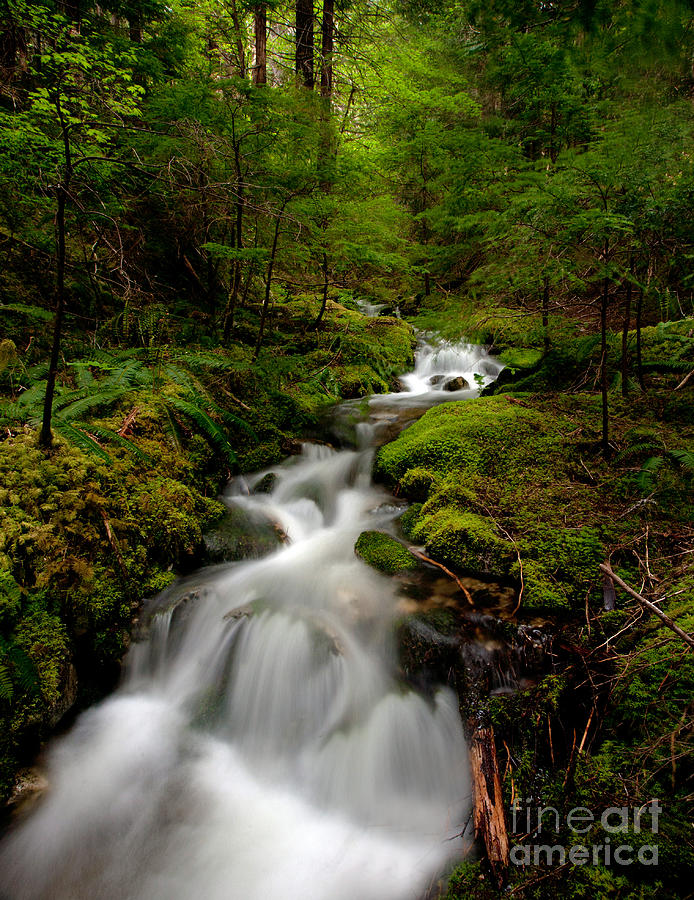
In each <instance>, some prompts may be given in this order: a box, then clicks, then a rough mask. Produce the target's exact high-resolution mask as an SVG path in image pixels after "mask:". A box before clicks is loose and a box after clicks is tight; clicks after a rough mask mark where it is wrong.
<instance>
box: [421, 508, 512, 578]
mask: <svg viewBox="0 0 694 900" xmlns="http://www.w3.org/2000/svg"><path fill="white" fill-rule="evenodd" d="M412 536H413V538H414V540H416V541H420V542H421V543H425V544H426V547H427V550H428V551H429V552H430V553H431V554H432V555H433V556H434V557H435V558H436V559H440V560H441V561H442V562H445V563H448V564H450V565H452V566H453V567H455V568H457V569H460V570H461V571H463V572H467V573H470V574H473V575H485V576H495V577H500V576H505V575H508V573H509V571H510V568H511V565H512V563H513V560H514V559H515V554H514V550H513V544H511V543H510V541H507V540H503V539H502V538H501V537H500V536H499V533H498V529H497V528H496V527H495V525H494V523H493V522H492V521H491V519H489V518H488V517H485V516H479V515H477V514H476V513H473V512H469V511H467V510H461V509H458V508H456V507H455V506H450V507H444V508H442V509H438V510H436V511H435V512H433V513H431V514H428V512H427V507H426V505H425V506H424V507H423V508H422V511H421V513H420V517H419V522H418V524H417V525H416V526H415V527H414V528H413V530H412Z"/></svg>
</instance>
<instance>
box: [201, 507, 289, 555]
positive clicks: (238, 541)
mask: <svg viewBox="0 0 694 900" xmlns="http://www.w3.org/2000/svg"><path fill="white" fill-rule="evenodd" d="M203 540H204V542H205V552H204V555H203V559H202V560H201V563H202V565H206V564H211V563H223V562H235V561H237V560H240V559H260V557H262V556H267V555H268V554H269V553H272V552H273V551H274V550H276V549H277V548H278V547H279V545H280V544H281V543H282V542H283V535H282V532H281V530H280V529H279V528H278V527H277V525H276V524H275V523H274V522H271V521H270V520H268V519H265V520H258V519H256V518H254V517H253V516H250V515H249V514H248V513H247V512H246V511H245V510H243V509H241V507H240V506H231V507H230V508H229V510H228V512H227V513H226V514H225V515H224V516H223V517H222V518H221V519H220V521H219V522H218V523H217V525H216V526H215V527H214V528H213V529H212V530H211V531H208V532H207V533H206V534H205V535H204V538H203Z"/></svg>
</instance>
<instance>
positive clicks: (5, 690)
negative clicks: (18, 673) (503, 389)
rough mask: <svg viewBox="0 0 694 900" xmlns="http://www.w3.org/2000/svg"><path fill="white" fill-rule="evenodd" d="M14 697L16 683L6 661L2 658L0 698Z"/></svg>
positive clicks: (9, 698) (0, 663) (0, 660)
mask: <svg viewBox="0 0 694 900" xmlns="http://www.w3.org/2000/svg"><path fill="white" fill-rule="evenodd" d="M13 697H14V684H13V683H12V676H11V674H10V670H9V668H8V667H7V665H6V664H5V662H4V661H3V660H2V659H0V700H7V701H9V700H11V699H12V698H13Z"/></svg>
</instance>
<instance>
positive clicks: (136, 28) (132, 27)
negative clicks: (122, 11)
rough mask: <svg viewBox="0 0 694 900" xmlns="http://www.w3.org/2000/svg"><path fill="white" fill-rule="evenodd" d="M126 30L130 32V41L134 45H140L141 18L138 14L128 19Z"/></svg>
mask: <svg viewBox="0 0 694 900" xmlns="http://www.w3.org/2000/svg"><path fill="white" fill-rule="evenodd" d="M128 30H129V32H130V40H131V41H132V42H133V43H134V44H141V43H142V18H141V17H140V14H139V13H136V12H134V13H133V14H132V16H131V17H130V19H128Z"/></svg>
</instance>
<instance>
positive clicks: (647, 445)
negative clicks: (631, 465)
mask: <svg viewBox="0 0 694 900" xmlns="http://www.w3.org/2000/svg"><path fill="white" fill-rule="evenodd" d="M663 450H664V447H663V445H662V444H658V443H656V442H655V441H641V442H640V443H638V444H631V446H629V447H627V448H626V449H625V450H622V451H621V453H618V454H617V456H615V462H616V463H620V462H623V461H624V460H625V459H628V458H629V457H630V456H636V455H637V454H639V453H653V452H654V451H655V452H656V453H662V452H663Z"/></svg>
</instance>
